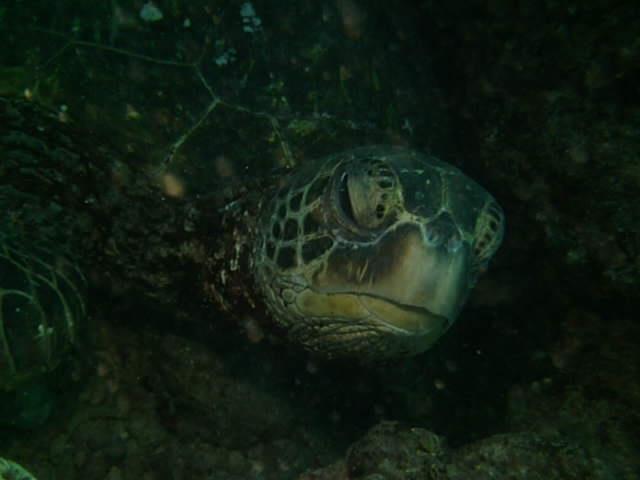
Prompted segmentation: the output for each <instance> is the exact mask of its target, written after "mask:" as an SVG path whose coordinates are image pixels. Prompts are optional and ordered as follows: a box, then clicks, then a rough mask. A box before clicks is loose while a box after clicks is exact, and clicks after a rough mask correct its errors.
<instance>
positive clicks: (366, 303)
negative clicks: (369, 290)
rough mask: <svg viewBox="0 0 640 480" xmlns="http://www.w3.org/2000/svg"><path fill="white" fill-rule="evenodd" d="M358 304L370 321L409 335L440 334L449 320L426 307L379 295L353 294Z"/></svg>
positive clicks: (446, 326) (447, 325)
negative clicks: (364, 310)
mask: <svg viewBox="0 0 640 480" xmlns="http://www.w3.org/2000/svg"><path fill="white" fill-rule="evenodd" d="M354 295H356V296H357V297H358V299H359V301H360V304H361V305H362V306H363V307H364V308H365V309H366V310H367V311H368V312H369V313H370V315H371V316H370V320H373V321H375V322H376V323H379V324H382V325H384V326H385V327H387V328H389V329H391V330H394V331H397V332H398V333H405V334H411V335H424V334H429V333H433V332H434V330H437V331H438V332H442V331H443V329H446V328H448V327H449V325H450V324H451V323H452V322H451V320H450V319H449V318H447V317H445V316H443V315H438V314H436V313H434V312H432V311H431V310H429V309H428V308H427V307H424V306H418V305H410V304H406V303H401V302H398V301H395V300H393V299H391V298H388V297H382V296H379V295H373V294H366V293H355V294H354Z"/></svg>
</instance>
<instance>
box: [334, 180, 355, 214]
mask: <svg viewBox="0 0 640 480" xmlns="http://www.w3.org/2000/svg"><path fill="white" fill-rule="evenodd" d="M338 204H339V206H340V210H341V211H342V214H343V215H344V216H345V217H346V218H347V220H349V221H350V222H353V223H354V224H357V223H358V221H357V220H356V217H355V214H354V213H353V204H352V203H351V196H350V194H349V174H348V173H343V174H342V176H341V177H340V182H339V184H338Z"/></svg>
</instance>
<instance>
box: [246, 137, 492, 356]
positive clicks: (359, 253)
mask: <svg viewBox="0 0 640 480" xmlns="http://www.w3.org/2000/svg"><path fill="white" fill-rule="evenodd" d="M266 205H267V207H266V208H265V209H264V211H262V213H261V217H260V221H259V235H258V237H259V238H258V241H257V248H256V254H255V258H254V262H255V265H256V280H257V284H258V286H259V288H260V289H261V290H262V292H263V295H264V298H265V301H266V304H267V307H268V308H269V310H270V311H271V313H272V316H273V317H274V318H275V319H276V321H277V322H278V323H279V324H280V325H281V326H282V327H284V328H285V330H286V331H287V332H288V335H289V337H290V338H291V339H292V340H293V341H294V342H296V343H300V344H302V345H303V346H304V347H306V348H307V349H309V350H311V351H314V352H317V353H319V354H322V355H325V356H329V357H336V356H343V357H344V356H346V357H357V358H361V359H363V358H364V359H379V358H388V357H397V356H404V355H413V354H417V353H420V352H422V351H424V350H426V349H428V348H429V347H430V346H431V345H433V344H434V343H435V342H436V341H437V339H438V338H439V337H440V336H441V335H442V334H443V333H444V332H445V331H446V330H447V329H448V328H449V327H450V326H451V324H452V323H453V322H454V321H455V319H456V318H457V316H458V314H459V313H460V311H461V309H462V306H463V304H464V303H465V301H466V299H467V297H468V295H469V292H470V290H471V288H472V287H473V285H474V283H475V280H476V278H477V276H478V275H479V274H480V273H481V272H482V271H484V269H485V268H484V267H485V266H486V264H487V263H488V262H489V260H490V259H491V258H492V257H493V256H494V254H495V253H496V251H497V249H498V247H499V245H500V243H501V241H502V236H503V232H504V215H503V213H502V209H501V208H500V206H499V205H498V203H497V202H496V201H495V199H494V198H493V197H492V196H491V195H490V194H489V193H488V192H487V191H486V190H484V189H483V188H482V187H481V186H480V185H478V184H477V183H476V182H474V181H473V180H471V179H470V178H469V177H467V176H466V175H464V174H463V173H462V172H461V171H460V170H458V169H457V168H455V167H454V166H452V165H449V164H447V163H445V162H442V161H440V160H438V159H436V158H434V157H431V156H427V155H424V154H421V153H419V152H416V151H414V150H410V149H407V148H401V147H381V146H374V147H363V148H358V149H354V150H349V151H346V152H342V153H339V154H336V155H331V156H329V157H326V158H322V159H319V160H317V161H312V162H308V163H307V164H306V165H303V166H302V167H300V169H299V170H297V171H295V172H293V173H292V174H291V175H290V177H289V178H288V179H287V180H286V182H285V185H284V186H283V187H281V188H280V189H279V190H278V193H277V194H276V195H275V196H274V198H273V199H271V201H270V202H267V203H266Z"/></svg>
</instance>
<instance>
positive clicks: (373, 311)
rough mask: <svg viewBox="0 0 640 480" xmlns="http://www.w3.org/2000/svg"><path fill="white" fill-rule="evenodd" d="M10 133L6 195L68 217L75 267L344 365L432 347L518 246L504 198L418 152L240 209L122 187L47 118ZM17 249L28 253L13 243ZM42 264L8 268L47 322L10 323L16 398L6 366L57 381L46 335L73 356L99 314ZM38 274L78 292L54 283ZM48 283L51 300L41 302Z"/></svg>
mask: <svg viewBox="0 0 640 480" xmlns="http://www.w3.org/2000/svg"><path fill="white" fill-rule="evenodd" d="M0 125H1V126H0V146H1V147H2V156H3V160H2V162H3V165H4V166H5V168H4V170H3V171H2V173H3V177H4V178H3V180H4V182H6V184H9V185H11V186H12V187H13V188H15V189H16V190H20V189H22V191H25V190H27V189H31V190H30V191H29V192H28V194H29V195H31V196H34V195H35V197H36V198H38V199H39V200H38V201H36V202H34V203H35V204H36V206H35V207H33V206H32V207H31V208H30V210H31V211H33V210H37V208H39V207H38V205H40V206H41V204H42V203H43V202H45V203H46V204H47V205H48V207H49V208H50V210H55V211H62V212H64V215H63V217H64V218H65V219H66V218H68V219H69V220H68V221H67V224H68V225H70V226H68V227H65V228H64V229H62V230H63V231H64V232H69V234H68V236H69V237H73V238H67V239H66V240H67V241H68V242H69V243H70V244H71V245H72V247H73V248H72V250H73V251H74V252H75V253H76V259H75V261H77V262H78V263H80V264H82V265H84V266H85V268H87V269H90V270H91V271H92V273H93V274H94V276H95V274H98V273H100V274H102V275H103V276H107V277H109V278H111V279H117V282H118V285H119V288H120V289H122V290H127V288H128V287H131V289H132V290H137V291H138V292H142V293H143V294H144V295H147V296H150V297H152V298H154V300H155V301H157V302H162V301H164V302H178V301H180V300H179V297H181V295H179V292H185V291H188V292H190V293H191V295H192V297H191V298H197V295H194V292H200V293H199V295H202V292H204V294H205V295H206V296H207V297H208V298H210V299H212V300H213V301H214V303H215V304H217V306H218V307H220V308H221V309H222V310H226V311H228V312H230V313H231V314H234V315H236V316H239V317H245V318H246V316H250V317H251V318H254V319H256V320H257V321H259V322H260V323H261V325H267V326H271V325H273V326H275V329H276V330H278V331H280V332H282V333H283V334H284V336H285V337H286V338H288V339H289V340H290V341H291V342H293V343H295V344H298V345H301V346H303V347H304V348H306V349H308V350H311V351H313V352H315V353H317V354H319V355H324V356H328V357H352V358H357V359H370V360H375V359H380V358H388V357H398V356H403V355H413V354H417V353H420V352H422V351H424V350H426V349H428V348H429V347H430V346H431V345H432V344H433V343H434V342H435V341H436V340H437V339H438V338H439V337H440V336H441V335H442V334H443V333H444V332H445V331H446V330H447V328H448V327H450V326H451V324H452V323H453V322H454V320H455V319H456V317H457V315H458V314H459V312H460V310H461V308H462V306H463V304H464V302H465V300H466V298H467V296H468V294H469V291H470V290H471V288H472V286H473V284H474V282H475V280H476V278H477V276H478V275H479V274H480V273H481V272H482V271H483V270H484V268H485V266H486V264H487V262H488V261H489V260H490V258H491V257H492V256H493V255H494V253H495V252H496V250H497V248H498V246H499V245H500V242H501V240H502V236H503V231H504V217H503V213H502V210H501V208H500V207H499V205H498V204H497V203H496V201H495V200H494V198H493V197H492V196H491V195H490V194H489V193H487V192H486V191H485V190H484V189H483V188H482V187H480V186H479V185H478V184H476V183H475V182H474V181H473V180H471V179H470V178H469V177H467V176H465V175H464V174H463V173H462V172H461V171H460V170H458V169H457V168H455V167H453V166H452V165H449V164H447V163H444V162H442V161H440V160H438V159H436V158H434V157H432V156H428V155H425V154H421V153H418V152H416V151H414V150H411V149H409V148H405V147H390V146H368V147H361V148H356V149H352V150H347V151H344V152H341V153H337V154H334V155H329V156H328V157H325V158H321V159H319V160H315V161H308V162H305V163H304V164H303V165H302V166H301V167H299V168H298V169H292V170H287V171H284V172H280V174H279V175H274V176H268V177H267V178H261V179H253V180H250V181H251V182H252V183H251V184H250V188H248V187H247V184H243V188H241V189H240V190H238V191H234V193H233V195H232V198H231V199H229V196H227V197H225V198H224V200H220V198H219V197H220V195H218V194H215V193H213V194H210V195H201V196H198V197H197V198H193V199H191V198H180V199H172V198H169V197H167V196H166V195H163V194H162V192H161V191H160V190H159V189H157V188H156V187H155V185H154V184H152V183H151V182H149V181H148V178H147V177H145V176H144V174H140V173H136V172H133V171H130V172H129V173H128V174H127V175H120V176H123V177H127V179H126V180H118V181H117V182H116V181H114V180H113V175H114V173H113V172H114V168H115V167H114V165H116V164H119V163H122V162H120V160H119V159H118V158H117V153H115V152H114V151H112V150H111V151H109V150H108V149H107V148H106V147H104V146H96V145H93V144H92V140H91V139H90V137H89V136H88V135H86V134H85V133H84V132H81V131H78V130H76V127H74V126H72V125H68V124H65V123H61V122H60V121H59V120H58V118H57V117H56V116H55V115H53V114H50V113H47V112H45V111H43V110H42V109H40V108H38V107H37V106H35V105H33V104H29V103H27V102H16V101H11V100H3V101H2V102H1V103H0ZM34 126H37V128H34ZM118 168H120V167H118ZM38 183H41V184H42V185H43V188H42V190H38V189H37V184H38ZM43 192H44V193H43ZM46 192H49V193H46ZM43 195H46V198H43V197H42V196H43ZM5 203H6V202H5ZM22 210H24V209H23V208H22V207H20V208H18V207H15V206H14V207H12V208H9V209H6V213H7V214H11V215H13V216H14V217H15V218H14V222H16V221H17V222H22V223H24V224H27V226H26V227H23V228H26V229H27V230H28V231H29V232H31V233H30V235H32V236H37V235H38V233H37V232H38V228H42V229H43V230H44V229H45V227H44V225H45V224H47V225H50V223H51V222H46V221H45V222H43V221H41V220H40V219H38V218H37V215H36V214H30V215H25V214H23V213H22ZM32 217H36V220H33V219H32ZM62 225H65V223H64V222H63V223H62ZM39 226H40V227H39ZM54 230H55V229H54ZM58 230H60V228H58ZM71 232H73V234H71ZM55 235H56V234H51V235H49V236H50V237H55ZM58 235H59V233H58ZM58 241H59V242H63V241H64V239H62V240H58ZM3 249H4V252H9V253H11V252H13V251H14V250H11V247H10V244H9V243H7V242H5V244H4V245H3ZM33 252H34V253H33V254H31V256H29V255H24V254H21V255H22V257H21V258H22V260H20V261H19V262H14V261H13V260H11V262H13V263H11V262H10V261H9V260H10V259H11V258H13V256H12V255H13V254H11V255H9V254H8V253H5V254H4V257H3V259H2V261H3V262H4V263H3V265H5V268H9V267H6V266H8V265H14V264H15V265H20V266H21V269H20V270H18V271H17V272H16V273H12V274H11V275H3V277H2V285H0V287H1V288H2V291H4V292H7V291H18V292H19V293H20V295H22V296H21V297H16V298H25V299H29V301H30V302H31V303H29V305H30V306H34V307H38V308H35V309H34V310H33V314H32V315H24V314H23V313H22V312H18V311H16V310H15V307H14V310H5V311H4V313H3V322H4V328H5V338H8V339H9V342H10V343H16V345H9V346H8V347H7V346H5V347H4V350H3V351H4V352H5V353H4V356H5V359H4V363H3V367H2V368H3V371H2V372H0V373H1V375H0V379H3V380H2V382H3V383H4V384H5V386H6V385H7V384H10V383H11V380H7V379H10V378H13V379H16V378H17V377H16V373H12V372H14V370H11V368H13V367H11V366H10V365H11V364H10V362H7V361H6V358H9V357H7V353H6V352H10V351H15V350H20V351H24V352H32V353H33V354H34V355H36V354H37V355H36V356H35V357H34V359H35V360H34V359H30V360H28V361H27V360H25V361H24V365H29V367H27V368H26V370H29V371H31V370H33V369H34V368H35V366H34V362H35V364H40V365H41V366H42V367H43V368H46V367H45V366H46V365H50V364H51V362H52V360H51V358H47V357H46V356H43V355H40V353H38V349H37V348H36V346H37V345H39V343H38V342H40V343H41V342H42V341H43V338H42V335H45V336H46V335H47V334H48V332H49V331H50V329H52V331H51V333H52V335H53V338H57V339H67V340H66V342H62V344H63V346H67V345H68V344H69V343H72V342H71V339H72V338H73V335H72V333H73V329H72V328H70V325H71V324H72V323H70V322H72V321H73V320H75V319H79V318H81V317H82V316H83V315H84V313H83V312H84V303H83V299H82V296H81V295H80V294H79V293H78V292H79V291H80V289H74V288H71V287H73V286H75V285H80V283H81V280H80V279H81V278H82V277H81V274H80V273H79V272H77V271H76V270H75V269H73V268H72V269H71V271H73V272H75V274H74V275H75V276H74V278H76V280H72V281H66V277H63V276H60V277H57V275H61V274H59V273H58V270H56V268H58V264H57V263H55V260H54V261H52V260H45V259H44V258H45V257H46V255H45V253H44V252H43V253H42V254H41V253H39V252H40V251H36V250H34V251H33ZM96 266H98V267H96ZM96 268H97V270H99V272H96ZM35 269H40V271H41V272H44V274H46V275H48V277H46V278H51V279H57V278H61V279H65V281H63V282H57V283H56V284H55V288H54V285H53V284H51V285H49V284H44V285H41V284H42V282H40V281H38V279H40V278H42V279H44V278H45V277H44V276H42V275H43V273H39V274H36V272H35ZM38 275H40V276H38ZM34 285H37V286H38V288H41V289H42V291H43V292H44V293H47V294H48V296H47V297H46V298H44V297H43V298H40V297H37V298H36V297H35V296H34V293H33V292H34V290H33V289H34ZM63 285H64V286H65V288H66V290H65V291H64V292H62V291H61V288H62V286H63ZM39 295H40V294H39ZM3 298H10V297H8V296H7V295H6V294H5V295H4V297H3ZM64 302H66V304H65V306H64V308H67V310H65V311H64V312H63V303H64ZM54 314H55V315H57V316H58V317H59V318H57V319H54ZM56 322H57V323H56ZM23 324H24V325H23ZM7 328H10V329H16V330H15V331H7ZM41 330H42V332H41ZM22 332H24V334H22ZM41 333H42V335H40V334H41ZM57 348H59V349H60V350H63V348H61V347H57ZM54 357H57V353H55V352H54ZM29 362H31V363H29ZM18 370H20V369H18Z"/></svg>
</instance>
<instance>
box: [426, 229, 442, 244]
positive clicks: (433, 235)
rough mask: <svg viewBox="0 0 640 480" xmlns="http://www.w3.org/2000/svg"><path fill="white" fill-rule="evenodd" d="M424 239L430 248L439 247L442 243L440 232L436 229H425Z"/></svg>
mask: <svg viewBox="0 0 640 480" xmlns="http://www.w3.org/2000/svg"><path fill="white" fill-rule="evenodd" d="M424 238H425V241H426V242H427V245H429V246H430V247H437V246H439V245H441V244H442V241H443V235H442V232H441V231H440V229H439V228H437V227H427V228H426V232H425V237H424Z"/></svg>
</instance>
